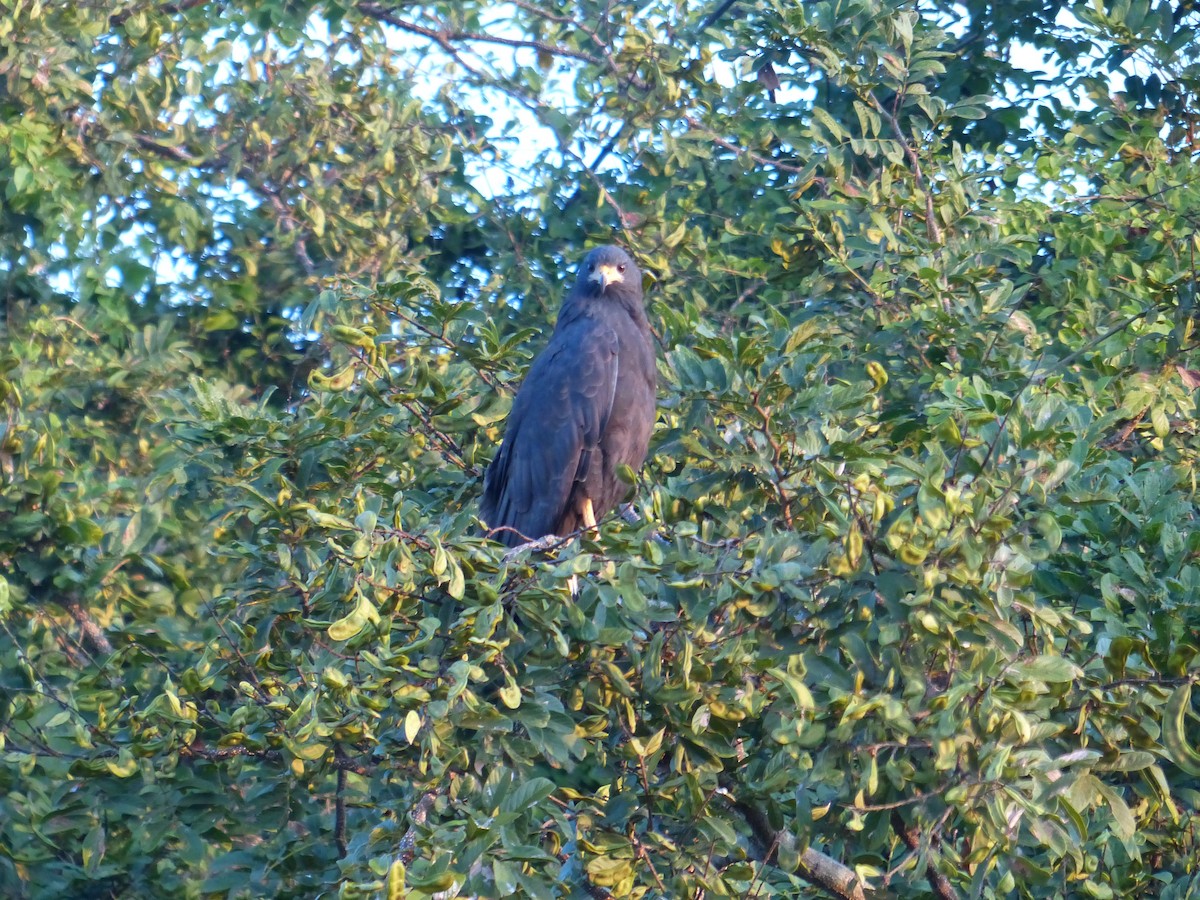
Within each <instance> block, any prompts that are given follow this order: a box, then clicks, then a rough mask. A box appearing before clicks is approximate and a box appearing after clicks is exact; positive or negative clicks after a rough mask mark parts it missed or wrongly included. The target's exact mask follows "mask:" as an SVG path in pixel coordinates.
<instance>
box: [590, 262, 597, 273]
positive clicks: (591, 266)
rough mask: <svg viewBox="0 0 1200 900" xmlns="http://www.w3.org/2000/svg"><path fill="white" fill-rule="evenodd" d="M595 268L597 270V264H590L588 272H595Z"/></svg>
mask: <svg viewBox="0 0 1200 900" xmlns="http://www.w3.org/2000/svg"><path fill="white" fill-rule="evenodd" d="M595 268H596V264H595V263H588V271H589V272H591V271H594V270H595Z"/></svg>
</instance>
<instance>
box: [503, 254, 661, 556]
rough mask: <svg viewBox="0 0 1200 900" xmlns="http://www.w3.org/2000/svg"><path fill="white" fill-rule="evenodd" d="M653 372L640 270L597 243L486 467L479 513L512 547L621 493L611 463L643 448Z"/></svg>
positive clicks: (578, 520)
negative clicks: (490, 461) (498, 449)
mask: <svg viewBox="0 0 1200 900" xmlns="http://www.w3.org/2000/svg"><path fill="white" fill-rule="evenodd" d="M656 378H657V375H656V371H655V363H654V339H653V337H652V335H651V334H650V324H649V322H647V321H646V311H645V309H644V307H643V305H642V273H641V272H640V271H638V267H637V265H636V264H635V263H634V261H633V259H632V258H631V257H630V256H629V254H628V253H626V252H625V251H624V250H622V249H620V248H619V247H597V248H596V249H595V250H593V251H592V252H591V253H589V254H588V255H587V256H586V257H584V260H583V262H582V263H581V264H580V267H579V276H578V277H577V278H576V280H575V286H574V287H573V288H572V289H571V291H570V293H568V294H567V297H566V299H565V300H564V301H563V305H562V309H561V310H560V312H559V314H558V324H557V325H555V327H554V336H553V337H551V338H550V344H549V345H548V346H547V347H546V349H545V350H543V351H542V353H541V355H540V356H538V358H537V359H535V360H534V361H533V365H532V366H531V367H530V369H529V374H528V375H526V377H525V381H524V383H523V384H522V385H521V389H520V390H519V391H518V392H517V399H516V400H515V401H514V402H513V408H512V412H511V413H509V416H508V424H507V425H506V427H505V432H504V443H503V444H502V445H501V446H500V452H499V453H497V454H496V458H495V459H493V460H492V464H491V465H490V466H488V470H487V475H486V476H484V486H483V502H482V504H481V508H480V515H481V516H482V518H483V520H484V522H486V523H487V526H488V529H489V530H490V533H491V534H492V536H493V537H495V538H496V539H497V540H499V541H502V542H504V543H506V544H508V545H509V546H512V547H515V546H517V545H518V544H521V543H524V542H526V541H531V540H536V539H537V538H540V537H544V536H545V535H549V534H559V535H562V534H570V533H571V532H572V531H576V530H578V529H580V528H586V527H590V526H591V525H593V524H595V521H596V520H597V519H599V518H600V517H601V516H603V515H604V514H605V513H607V512H608V511H609V510H611V509H612V508H613V507H614V506H616V505H617V503H619V502H620V501H621V500H622V499H624V497H625V495H626V494H627V493H628V491H629V486H628V485H627V484H625V483H624V482H623V481H621V480H620V479H619V478H618V477H617V469H618V468H619V467H620V466H621V465H623V464H625V465H629V466H631V467H632V468H633V469H635V470H636V469H637V468H638V467H639V466H640V465H641V464H642V460H643V459H645V458H646V448H647V446H648V445H649V442H650V430H651V429H652V428H653V426H654V393H655V385H656ZM589 501H590V509H589Z"/></svg>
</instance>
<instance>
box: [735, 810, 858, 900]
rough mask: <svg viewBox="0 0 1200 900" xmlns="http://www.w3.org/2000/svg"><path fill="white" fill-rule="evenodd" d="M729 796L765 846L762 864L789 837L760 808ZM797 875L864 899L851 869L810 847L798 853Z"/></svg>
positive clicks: (854, 898) (855, 899) (840, 893)
mask: <svg viewBox="0 0 1200 900" xmlns="http://www.w3.org/2000/svg"><path fill="white" fill-rule="evenodd" d="M730 799H731V802H732V803H733V808H734V809H736V810H737V811H738V812H739V813H741V815H742V818H743V819H745V820H746V824H747V825H749V826H750V830H751V831H752V832H753V833H754V837H755V839H756V840H757V841H758V842H759V843H760V844H762V845H763V846H764V847H767V848H769V849H768V850H767V852H766V853H764V854H763V862H764V863H766V862H770V860H771V857H772V856H774V855H775V852H776V849H777V848H778V847H779V845H780V843H781V842H784V841H788V842H790V841H792V840H793V838H792V836H791V835H790V834H784V833H781V832H777V831H776V830H775V829H774V828H772V827H771V824H770V822H768V821H767V816H766V814H765V813H764V812H763V811H762V810H761V809H758V808H757V807H755V806H751V805H750V804H749V803H746V802H745V801H743V800H734V799H732V797H731V798H730ZM799 874H800V877H801V878H803V879H804V880H805V881H810V882H812V883H813V884H815V885H817V886H818V887H823V888H824V889H825V890H827V891H829V892H830V893H833V894H836V895H837V896H839V897H842V898H845V900H866V897H867V895H866V893H865V892H864V891H863V885H862V880H861V879H860V878H859V877H858V875H856V874H855V873H854V870H852V869H850V868H849V867H847V866H844V865H842V864H841V863H840V862H838V861H837V860H836V859H834V858H833V857H832V856H826V855H825V854H824V853H821V852H820V851H819V850H814V849H813V848H812V847H809V848H808V849H807V850H805V851H804V852H803V853H801V854H800V870H799Z"/></svg>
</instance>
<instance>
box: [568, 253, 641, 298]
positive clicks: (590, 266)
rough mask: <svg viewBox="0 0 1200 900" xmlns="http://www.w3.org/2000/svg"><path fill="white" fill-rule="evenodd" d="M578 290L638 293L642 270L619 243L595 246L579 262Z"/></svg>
mask: <svg viewBox="0 0 1200 900" xmlns="http://www.w3.org/2000/svg"><path fill="white" fill-rule="evenodd" d="M578 290H579V291H580V293H583V294H591V295H592V296H598V295H601V294H614V293H621V294H633V295H635V296H637V297H641V295H642V273H641V271H640V270H639V269H638V267H637V263H635V262H634V261H633V257H632V256H630V255H629V254H628V253H626V252H625V251H624V250H622V249H621V248H620V247H612V246H608V247H597V248H596V249H595V250H593V251H592V252H591V253H589V254H588V255H587V256H585V257H584V258H583V262H582V263H581V264H580V266H579V284H578Z"/></svg>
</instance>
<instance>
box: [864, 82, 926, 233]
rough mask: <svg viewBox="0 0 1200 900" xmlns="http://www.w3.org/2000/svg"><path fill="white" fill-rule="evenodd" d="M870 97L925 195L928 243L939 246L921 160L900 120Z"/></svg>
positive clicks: (918, 187)
mask: <svg viewBox="0 0 1200 900" xmlns="http://www.w3.org/2000/svg"><path fill="white" fill-rule="evenodd" d="M870 97H871V104H872V105H873V106H874V107H875V110H876V112H878V113H879V114H880V115H881V116H883V117H884V118H885V119H887V120H888V124H889V125H891V126H892V132H893V133H894V134H895V135H896V140H897V141H899V142H900V146H901V147H903V148H904V155H905V156H907V157H908V162H909V164H910V165H911V166H912V170H913V181H914V182H916V185H917V189H918V190H920V191H921V193H923V194H924V195H925V230H926V232H928V234H929V242H930V243H932V244H939V245H940V244H941V243H942V229H941V226H940V225H938V223H937V216H936V214H935V211H934V208H933V191H932V190H931V189H930V188H929V186H928V185H926V183H925V176H924V174H922V172H921V160H920V158H919V157H918V156H917V151H916V150H914V149H913V148H912V145H911V144H910V143H909V142H908V139H907V138H905V137H904V129H903V128H902V127H901V126H900V120H899V119H897V118H896V117H895V115H893V114H892V112H891V111H890V110H888V108H887V107H886V106H884V105H883V104H882V103H880V102H879V98H878V97H876V96H875V94H874V92H872V93H871V94H870Z"/></svg>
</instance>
